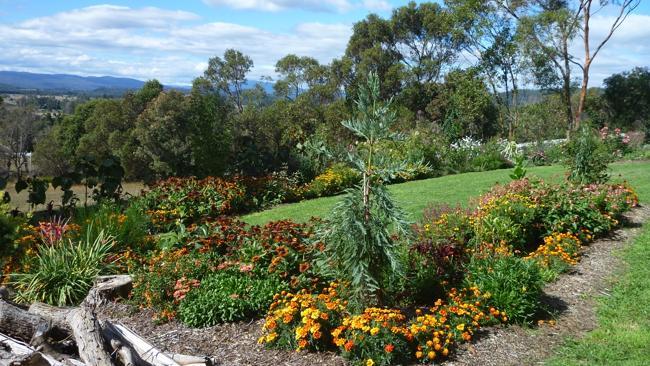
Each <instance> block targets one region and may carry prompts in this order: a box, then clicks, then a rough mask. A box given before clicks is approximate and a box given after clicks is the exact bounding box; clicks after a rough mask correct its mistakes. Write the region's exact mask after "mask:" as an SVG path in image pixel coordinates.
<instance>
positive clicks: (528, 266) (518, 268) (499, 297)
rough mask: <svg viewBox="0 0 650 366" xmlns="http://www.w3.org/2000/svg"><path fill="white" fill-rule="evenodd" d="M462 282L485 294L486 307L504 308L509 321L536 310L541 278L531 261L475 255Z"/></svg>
mask: <svg viewBox="0 0 650 366" xmlns="http://www.w3.org/2000/svg"><path fill="white" fill-rule="evenodd" d="M465 281H466V282H467V285H469V286H476V287H478V288H479V289H480V290H481V292H483V293H485V294H487V293H489V294H490V298H489V299H488V300H486V301H487V302H488V303H489V304H490V306H492V307H495V308H497V309H499V310H501V311H504V312H505V313H506V314H507V316H508V318H509V319H510V320H511V321H513V322H516V323H525V322H528V321H530V320H531V318H532V317H533V316H534V315H535V313H537V312H538V311H539V309H540V295H541V293H542V286H543V284H544V281H543V280H542V274H541V271H540V268H539V266H538V265H537V263H535V262H534V261H529V260H524V259H522V258H519V257H515V256H508V255H494V256H487V257H484V258H478V257H475V258H472V260H471V261H470V263H469V265H468V268H467V277H466V279H465Z"/></svg>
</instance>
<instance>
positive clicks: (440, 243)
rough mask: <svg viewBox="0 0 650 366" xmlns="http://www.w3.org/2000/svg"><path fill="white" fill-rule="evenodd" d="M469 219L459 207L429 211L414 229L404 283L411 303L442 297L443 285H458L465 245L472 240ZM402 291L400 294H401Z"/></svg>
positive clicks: (471, 228) (432, 208) (440, 207)
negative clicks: (421, 223)
mask: <svg viewBox="0 0 650 366" xmlns="http://www.w3.org/2000/svg"><path fill="white" fill-rule="evenodd" d="M472 220H473V219H472V218H471V217H470V215H469V212H467V211H465V210H463V209H461V208H460V207H457V208H451V207H449V206H439V207H430V208H428V209H427V210H426V211H425V213H424V218H423V222H424V224H423V225H421V226H420V225H417V226H415V233H416V236H415V240H413V241H412V242H411V243H410V246H409V253H408V270H407V275H406V281H407V282H406V283H404V284H402V286H403V287H404V289H405V290H406V292H407V293H406V294H403V295H406V296H408V298H409V299H410V300H411V301H415V302H417V303H428V302H430V301H431V300H433V299H435V298H439V297H444V296H445V286H444V284H445V283H457V282H458V280H459V279H461V278H462V276H463V264H464V262H465V261H466V260H467V254H468V253H467V249H468V248H467V244H468V242H470V240H472V238H473V237H474V229H473V226H472ZM404 289H403V290H404Z"/></svg>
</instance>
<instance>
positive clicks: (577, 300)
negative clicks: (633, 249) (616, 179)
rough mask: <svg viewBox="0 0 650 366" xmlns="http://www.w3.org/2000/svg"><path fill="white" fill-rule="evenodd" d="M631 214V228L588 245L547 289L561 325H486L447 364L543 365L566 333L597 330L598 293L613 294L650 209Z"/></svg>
mask: <svg viewBox="0 0 650 366" xmlns="http://www.w3.org/2000/svg"><path fill="white" fill-rule="evenodd" d="M626 217H627V218H628V220H629V221H630V223H629V225H627V227H625V228H622V229H619V230H616V231H615V232H614V233H613V235H612V236H610V237H608V238H604V239H599V240H597V241H595V242H593V243H591V244H590V245H589V246H588V247H585V248H584V252H583V255H582V259H581V260H580V262H579V263H578V264H577V265H576V266H574V268H573V271H572V272H571V273H570V274H567V275H563V276H561V277H560V278H559V279H558V280H557V281H556V282H553V283H550V284H548V285H547V286H546V288H545V289H544V293H545V294H546V298H545V302H546V303H547V304H549V305H550V306H551V307H553V308H554V309H556V311H558V312H559V314H558V316H557V317H556V318H555V320H556V321H557V323H556V325H554V326H550V325H542V326H539V327H536V328H532V329H531V328H523V327H519V326H508V327H505V328H492V329H486V330H485V332H484V333H483V334H481V335H480V336H479V337H478V338H477V339H476V341H475V342H473V343H471V344H466V345H463V346H462V347H461V348H460V349H459V350H457V352H455V354H454V357H453V359H450V360H448V361H447V362H445V363H444V364H445V365H447V366H461V365H482V366H491V365H499V366H502V365H538V364H541V363H542V362H543V361H544V360H545V359H547V358H548V357H550V356H552V355H553V354H554V351H555V350H556V348H557V347H558V346H560V345H562V344H563V343H564V341H565V340H566V338H567V337H581V336H583V335H584V334H585V333H586V332H588V331H590V330H593V329H594V328H595V327H596V326H597V325H598V322H597V318H596V308H597V305H598V301H597V297H599V296H603V295H604V296H607V295H608V294H609V292H610V291H611V288H612V285H613V283H612V280H613V278H612V277H613V276H614V275H615V274H616V273H617V272H618V271H620V270H621V269H622V266H623V263H622V260H621V258H620V256H619V255H618V254H617V252H618V251H620V249H622V248H624V247H626V246H627V245H628V244H630V242H631V240H630V239H632V238H634V237H635V236H637V235H638V234H639V233H640V230H641V224H642V223H644V222H645V221H647V220H648V219H649V218H650V207H639V208H636V209H635V210H633V211H631V212H629V213H628V214H627V215H626Z"/></svg>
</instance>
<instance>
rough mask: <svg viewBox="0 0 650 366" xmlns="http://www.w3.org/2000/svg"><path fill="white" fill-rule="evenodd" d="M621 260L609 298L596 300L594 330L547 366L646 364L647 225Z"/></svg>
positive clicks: (649, 297) (649, 358)
mask: <svg viewBox="0 0 650 366" xmlns="http://www.w3.org/2000/svg"><path fill="white" fill-rule="evenodd" d="M647 198H648V197H647V196H646V197H645V202H647ZM623 257H624V259H625V262H626V264H627V268H626V270H625V272H624V273H623V274H621V275H619V278H617V284H616V286H615V287H614V290H613V291H612V293H611V296H607V297H602V298H601V299H600V301H601V302H600V305H599V308H598V323H599V326H598V328H596V329H595V330H594V331H592V332H590V333H588V334H587V335H586V336H585V337H584V338H583V339H580V340H570V341H567V343H566V345H565V346H563V347H561V348H560V349H559V350H557V352H556V354H557V356H556V357H555V358H553V359H551V360H549V361H548V362H547V364H548V365H557V366H560V365H562V366H564V365H630V366H631V365H638V366H641V365H648V364H650V223H646V224H645V225H644V229H643V232H642V234H641V235H640V236H638V237H637V238H636V239H635V241H634V243H633V245H632V246H631V247H629V248H628V249H626V250H625V252H624V254H623Z"/></svg>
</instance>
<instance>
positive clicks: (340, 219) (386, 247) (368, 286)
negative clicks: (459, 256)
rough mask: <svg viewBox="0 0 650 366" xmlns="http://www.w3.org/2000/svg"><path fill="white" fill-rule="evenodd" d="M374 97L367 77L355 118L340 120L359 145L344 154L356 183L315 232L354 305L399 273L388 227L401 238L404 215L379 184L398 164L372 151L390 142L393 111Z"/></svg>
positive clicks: (374, 297) (373, 297)
mask: <svg viewBox="0 0 650 366" xmlns="http://www.w3.org/2000/svg"><path fill="white" fill-rule="evenodd" d="M379 98H380V93H379V79H378V77H377V75H376V74H370V75H369V77H368V83H367V85H366V86H365V87H363V88H361V90H360V92H359V98H358V100H357V102H356V104H357V108H358V117H357V118H354V119H351V120H348V121H345V122H343V125H344V126H345V127H346V128H348V129H350V130H351V131H353V132H354V133H355V134H356V135H357V136H358V137H360V138H361V139H362V142H363V144H362V146H361V147H359V148H358V149H357V150H356V151H354V152H352V153H350V156H349V158H350V161H351V163H352V165H353V167H354V168H355V169H357V171H358V172H359V174H361V175H362V182H361V184H360V185H358V186H356V187H354V188H351V189H349V190H348V191H347V192H348V193H347V194H346V195H345V196H344V197H343V198H342V199H341V201H340V202H339V203H338V204H337V205H336V206H335V207H334V209H333V210H332V212H331V214H330V216H329V217H328V219H327V224H326V225H324V226H323V228H322V229H321V232H320V238H321V239H322V241H323V242H324V243H326V245H327V249H326V251H327V254H328V255H329V258H328V264H329V265H330V266H332V267H333V268H334V269H335V271H338V272H339V274H340V276H339V278H346V279H349V280H350V287H351V291H352V299H353V300H354V301H355V302H356V303H357V304H358V305H364V304H365V305H367V304H371V303H373V302H376V301H378V300H379V294H380V288H379V284H380V282H381V279H382V277H384V276H385V274H386V272H389V273H390V275H391V276H392V275H397V274H399V273H400V272H401V268H400V266H399V262H398V260H397V257H396V252H397V246H396V244H395V243H394V241H393V238H392V232H391V231H392V230H391V229H393V230H396V231H397V232H399V233H400V234H402V235H406V233H407V230H408V229H407V224H406V221H405V219H404V214H403V213H402V211H401V210H400V209H399V208H398V207H397V205H396V204H395V203H394V201H393V198H392V197H391V195H390V194H389V192H388V190H387V189H386V187H385V185H384V182H385V181H386V180H388V179H390V178H391V177H393V176H395V175H396V174H397V173H399V172H400V171H401V170H402V169H403V166H404V162H395V161H392V159H390V157H389V156H388V155H387V154H386V153H385V151H382V150H380V149H379V148H378V143H379V142H381V141H384V140H391V139H395V138H396V136H395V134H394V133H393V132H392V131H391V130H390V129H391V127H392V126H393V124H394V123H395V121H396V118H395V117H396V116H395V113H394V112H393V111H391V109H390V103H382V102H381V101H380V100H379Z"/></svg>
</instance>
